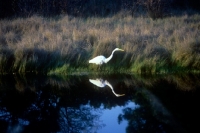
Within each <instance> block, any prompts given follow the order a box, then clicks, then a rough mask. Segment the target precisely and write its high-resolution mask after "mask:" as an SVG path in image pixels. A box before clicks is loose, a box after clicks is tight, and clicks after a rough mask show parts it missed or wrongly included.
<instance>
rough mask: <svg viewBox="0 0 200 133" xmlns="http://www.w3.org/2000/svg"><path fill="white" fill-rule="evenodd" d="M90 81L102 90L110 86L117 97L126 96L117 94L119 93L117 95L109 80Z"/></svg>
mask: <svg viewBox="0 0 200 133" xmlns="http://www.w3.org/2000/svg"><path fill="white" fill-rule="evenodd" d="M89 81H90V82H91V83H92V84H94V85H96V86H98V87H101V88H103V87H105V86H106V85H107V86H109V87H110V89H111V90H112V92H113V94H114V95H115V96H117V97H120V96H124V95H125V94H117V93H115V91H114V89H113V87H112V85H111V84H110V83H109V82H108V81H107V80H103V79H101V78H99V79H89Z"/></svg>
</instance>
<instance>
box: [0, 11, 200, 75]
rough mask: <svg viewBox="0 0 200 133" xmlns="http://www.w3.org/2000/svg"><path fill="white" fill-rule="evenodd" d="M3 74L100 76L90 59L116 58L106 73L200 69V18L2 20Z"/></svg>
mask: <svg viewBox="0 0 200 133" xmlns="http://www.w3.org/2000/svg"><path fill="white" fill-rule="evenodd" d="M0 35H1V36H0V73H2V74H3V73H26V72H35V73H38V72H41V73H66V74H67V73H69V72H83V71H98V70H97V67H96V65H93V64H89V63H88V60H89V59H91V58H93V57H95V56H97V55H100V54H102V55H104V56H109V55H110V53H111V52H112V50H113V49H114V48H116V47H119V48H122V49H124V50H125V52H116V53H115V54H114V57H113V59H112V60H111V61H110V62H109V63H107V64H106V65H103V66H102V68H101V71H107V72H114V71H118V72H135V73H167V72H174V71H199V70H200V15H199V14H198V13H193V15H187V13H185V14H184V13H183V14H182V15H179V16H171V17H166V18H164V19H157V20H152V19H151V18H148V17H142V16H141V17H135V18H133V17H131V16H129V15H128V16H123V15H122V14H120V13H119V14H116V15H114V16H112V17H105V18H98V17H92V18H76V17H70V16H58V17H57V18H43V17H39V16H32V17H29V18H15V19H12V20H0Z"/></svg>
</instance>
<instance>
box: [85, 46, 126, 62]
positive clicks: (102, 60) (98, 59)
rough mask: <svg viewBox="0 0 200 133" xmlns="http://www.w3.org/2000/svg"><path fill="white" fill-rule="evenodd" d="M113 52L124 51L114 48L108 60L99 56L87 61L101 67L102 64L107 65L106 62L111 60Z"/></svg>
mask: <svg viewBox="0 0 200 133" xmlns="http://www.w3.org/2000/svg"><path fill="white" fill-rule="evenodd" d="M115 51H124V50H123V49H119V48H115V49H114V50H113V51H112V53H111V55H110V56H109V57H108V58H106V57H104V56H103V55H100V56H97V57H95V58H93V59H91V60H89V63H94V64H96V65H102V64H104V63H107V62H108V61H110V60H111V59H112V57H113V54H114V52H115Z"/></svg>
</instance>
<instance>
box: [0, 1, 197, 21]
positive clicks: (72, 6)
mask: <svg viewBox="0 0 200 133" xmlns="http://www.w3.org/2000/svg"><path fill="white" fill-rule="evenodd" d="M188 8H193V9H197V10H199V9H200V1H197V0H0V18H8V17H13V16H21V17H27V16H31V15H33V14H37V15H42V16H47V17H48V16H54V15H59V14H68V15H73V16H80V17H89V16H101V17H103V16H107V15H113V14H116V13H118V12H120V11H125V13H131V14H132V15H134V13H136V12H137V13H142V14H144V13H145V12H147V14H149V16H150V17H152V18H160V17H163V16H165V14H166V12H167V11H169V10H172V9H188Z"/></svg>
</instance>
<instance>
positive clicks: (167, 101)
mask: <svg viewBox="0 0 200 133" xmlns="http://www.w3.org/2000/svg"><path fill="white" fill-rule="evenodd" d="M199 101H200V76H199V75H189V74H188V75H160V76H135V75H83V76H62V77H61V76H60V77H59V76H49V77H47V76H44V75H26V76H19V75H6V76H0V132H1V133H36V132H37V133H39V132H43V133H55V132H60V133H125V132H127V133H193V132H198V131H199V124H198V123H199V122H198V120H199V113H200V109H199Z"/></svg>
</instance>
